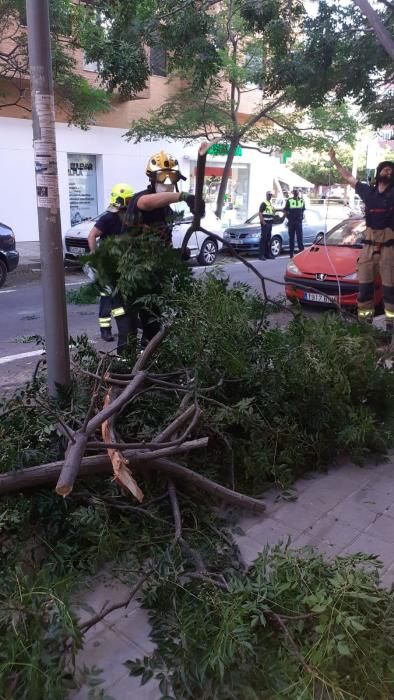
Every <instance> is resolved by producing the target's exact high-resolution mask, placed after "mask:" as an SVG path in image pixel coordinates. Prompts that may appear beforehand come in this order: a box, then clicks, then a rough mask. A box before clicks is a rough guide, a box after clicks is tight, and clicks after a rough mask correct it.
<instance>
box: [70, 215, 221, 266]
mask: <svg viewBox="0 0 394 700" xmlns="http://www.w3.org/2000/svg"><path fill="white" fill-rule="evenodd" d="M172 209H173V210H174V211H175V213H176V215H177V216H178V217H179V220H178V221H176V223H175V224H174V227H173V230H172V244H173V246H174V248H181V246H182V243H183V239H184V237H185V234H186V231H187V229H188V228H189V226H190V224H191V222H192V215H191V213H190V210H189V208H188V206H187V205H186V203H185V202H177V203H176V204H172ZM99 216H101V215H99ZM99 216H97V217H96V218H94V219H89V221H83V222H82V223H80V224H79V225H77V226H72V227H71V228H70V229H69V230H68V231H67V232H66V234H65V236H64V238H63V248H64V258H65V260H77V259H78V256H80V255H86V253H87V252H88V250H89V246H88V235H89V232H90V230H91V229H92V227H93V226H94V223H95V221H97V220H98V219H99ZM203 224H204V228H206V229H207V230H208V231H212V233H214V234H216V235H218V236H222V234H223V230H222V223H221V221H220V219H219V218H218V217H217V216H216V214H215V213H214V212H213V211H212V210H211V209H207V212H206V214H205V217H204V220H203ZM221 248H222V243H220V241H216V240H215V239H214V238H212V237H210V236H208V235H207V234H205V233H203V232H202V231H197V232H196V233H193V235H192V237H191V238H190V240H189V243H188V249H189V254H190V257H192V258H196V259H197V262H198V263H199V264H200V265H213V263H214V262H215V261H216V258H217V254H218V251H219V250H220V249H221Z"/></svg>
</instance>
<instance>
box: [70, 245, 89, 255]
mask: <svg viewBox="0 0 394 700" xmlns="http://www.w3.org/2000/svg"><path fill="white" fill-rule="evenodd" d="M68 250H69V252H70V253H74V254H75V255H83V254H84V253H86V250H85V248H77V247H76V246H70V247H69V249H68Z"/></svg>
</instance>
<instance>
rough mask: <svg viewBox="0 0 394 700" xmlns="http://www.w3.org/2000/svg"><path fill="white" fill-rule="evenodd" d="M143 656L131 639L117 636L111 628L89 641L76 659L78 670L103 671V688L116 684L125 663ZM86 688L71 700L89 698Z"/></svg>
mask: <svg viewBox="0 0 394 700" xmlns="http://www.w3.org/2000/svg"><path fill="white" fill-rule="evenodd" d="M140 656H141V649H140V648H139V647H137V646H136V645H134V644H133V642H131V641H130V640H129V639H126V638H125V637H122V636H120V635H118V634H115V632H113V631H112V630H110V629H109V628H105V629H104V631H103V632H99V633H98V634H97V635H95V636H94V637H92V638H91V639H89V640H88V641H87V642H86V644H85V646H84V648H83V649H82V650H81V651H80V652H79V653H78V655H77V659H76V666H77V668H80V669H81V668H82V667H83V666H84V665H86V666H88V667H92V666H96V667H97V668H100V669H102V674H101V676H100V678H102V679H103V681H104V682H103V687H105V686H107V685H109V684H112V683H116V682H117V681H118V680H119V678H121V677H122V675H123V674H124V671H125V667H124V665H123V664H124V662H125V661H127V659H130V658H137V657H140ZM85 690H86V689H85V688H82V689H81V690H80V691H77V692H76V693H75V694H74V693H73V694H71V695H70V700H85V697H87V695H86V693H85V694H84V692H85Z"/></svg>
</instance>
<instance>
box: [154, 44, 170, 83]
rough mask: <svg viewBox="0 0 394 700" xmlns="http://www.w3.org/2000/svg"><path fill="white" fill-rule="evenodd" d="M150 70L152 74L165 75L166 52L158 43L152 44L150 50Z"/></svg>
mask: <svg viewBox="0 0 394 700" xmlns="http://www.w3.org/2000/svg"><path fill="white" fill-rule="evenodd" d="M150 72H151V73H152V75H161V76H162V77H164V76H166V75H167V54H166V52H165V50H164V49H163V48H162V47H161V46H160V45H159V44H156V46H152V47H151V50H150Z"/></svg>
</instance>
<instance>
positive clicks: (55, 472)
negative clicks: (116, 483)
mask: <svg viewBox="0 0 394 700" xmlns="http://www.w3.org/2000/svg"><path fill="white" fill-rule="evenodd" d="M124 456H125V457H126V458H130V457H132V458H133V467H134V468H135V469H136V470H138V471H140V472H141V474H144V473H145V472H149V471H150V470H152V469H153V470H155V471H158V472H162V473H163V474H165V475H166V476H170V477H171V478H172V479H175V480H178V481H179V482H181V483H182V484H183V485H185V486H188V485H189V486H194V487H195V488H196V489H197V490H199V491H204V492H205V493H207V494H208V495H210V496H212V497H213V498H217V499H219V500H222V501H224V502H225V503H229V504H231V505H233V506H236V507H238V508H243V509H246V510H248V511H250V512H253V513H263V512H264V511H265V504H264V503H263V502H262V501H260V500H258V499H256V498H252V497H251V496H245V495H244V494H241V493H238V492H237V491H233V490H231V489H228V488H226V487H225V486H222V485H221V484H218V483H217V482H215V481H212V480H211V479H208V478H207V477H206V476H202V475H201V474H198V473H197V472H194V471H192V470H191V469H188V468H187V467H183V466H181V465H180V464H176V463H175V462H172V461H170V460H168V459H164V458H157V459H152V457H151V459H150V460H149V461H148V460H147V459H146V457H147V455H146V454H144V458H145V461H143V460H139V459H138V458H136V456H135V451H131V450H125V452H124ZM62 466H63V462H51V463H49V464H41V465H39V466H36V467H30V468H29V469H20V470H17V471H13V472H7V473H6V474H0V496H4V495H6V494H9V493H16V492H18V491H24V490H25V489H30V488H39V487H41V486H50V485H52V484H54V483H56V480H57V479H58V477H59V474H60V471H61V468H62ZM111 473H112V464H111V460H110V459H109V458H108V457H106V456H103V455H97V456H96V455H95V456H93V457H84V458H83V459H82V461H81V466H80V470H79V472H78V475H79V476H80V477H87V476H93V475H95V474H108V475H110V474H111Z"/></svg>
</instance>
